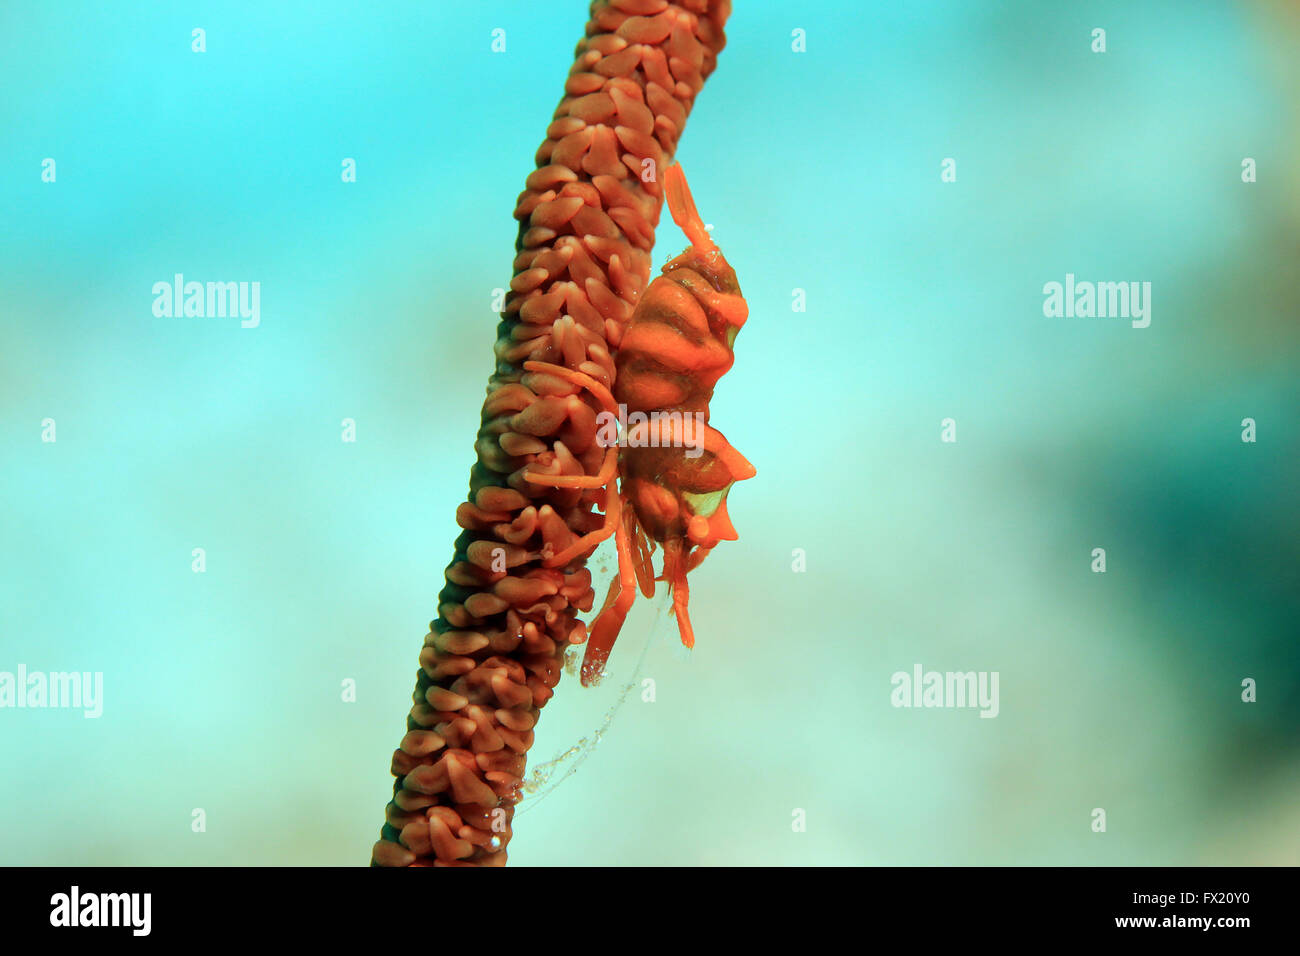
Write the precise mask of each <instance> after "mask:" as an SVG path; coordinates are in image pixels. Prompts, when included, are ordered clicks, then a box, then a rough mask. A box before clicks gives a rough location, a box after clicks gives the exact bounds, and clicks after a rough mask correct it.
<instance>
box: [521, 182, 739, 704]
mask: <svg viewBox="0 0 1300 956" xmlns="http://www.w3.org/2000/svg"><path fill="white" fill-rule="evenodd" d="M664 191H665V193H666V195H667V199H668V208H669V211H670V212H671V213H672V217H673V221H674V222H676V223H677V225H678V226H680V227H681V229H682V231H683V232H684V233H685V234H686V236H687V238H688V239H689V240H690V242H691V245H690V246H689V248H687V249H686V250H685V251H684V252H683V253H682V254H681V255H679V256H677V258H675V259H673V260H672V261H671V262H669V263H668V264H667V265H665V266H664V267H663V273H662V275H660V276H658V277H657V278H656V279H655V280H654V281H653V282H652V283H650V286H649V288H647V289H646V292H645V294H644V295H643V296H642V297H641V299H640V301H639V302H638V303H637V306H636V309H635V310H634V311H633V313H632V316H631V318H630V319H629V321H628V324H627V327H626V328H625V329H624V331H623V336H622V340H621V342H620V344H619V350H618V353H617V355H616V358H615V372H616V374H615V377H614V388H613V390H612V392H611V390H610V389H609V388H607V387H606V386H605V385H603V384H602V383H600V382H598V381H597V380H595V379H594V378H592V377H591V376H589V375H586V374H585V373H582V372H577V371H574V370H572V369H568V368H564V367H562V366H558V365H551V364H549V363H545V362H525V363H524V368H525V369H526V370H528V371H530V372H534V373H545V374H548V375H553V376H555V377H557V378H562V379H565V380H567V381H569V382H570V383H571V384H573V385H575V386H578V387H579V388H583V389H586V390H587V391H589V392H590V393H591V394H592V396H593V397H594V398H595V399H596V401H597V402H598V403H599V405H600V406H601V408H602V410H603V411H605V412H607V413H609V415H611V416H615V418H616V419H617V420H619V421H622V420H623V416H621V415H620V414H619V413H620V406H621V407H622V408H621V410H622V411H623V412H625V413H626V420H627V422H628V428H627V429H626V433H625V434H624V436H623V440H622V441H621V442H620V443H619V447H617V448H615V447H612V446H611V447H610V448H609V450H608V451H607V453H606V456H605V459H604V461H603V463H602V465H601V468H600V470H599V471H598V473H597V474H594V475H585V474H584V475H552V474H544V473H541V472H537V471H528V472H526V474H525V477H526V478H527V480H528V481H530V482H532V483H534V484H541V485H550V486H553V487H557V488H588V489H604V501H605V518H604V522H603V524H602V526H601V527H600V528H599V529H597V530H596V531H593V532H591V533H590V534H587V535H584V536H583V537H581V538H579V539H578V540H577V541H575V542H574V543H573V544H572V545H571V546H570V547H568V548H566V549H564V550H563V551H562V552H560V553H558V554H554V555H551V556H550V557H549V558H548V559H546V560H545V562H544V563H545V564H546V565H547V566H548V567H559V566H562V565H564V564H567V563H568V562H570V561H572V560H573V559H574V558H575V557H577V556H579V555H582V554H586V553H588V552H590V550H591V549H592V548H594V547H595V546H596V545H597V544H599V543H600V542H601V541H603V540H604V539H605V538H608V537H610V536H611V535H613V536H614V538H615V542H616V544H617V548H618V575H617V576H616V577H615V579H614V580H613V582H611V584H610V589H609V594H608V596H607V597H606V599H605V604H604V606H603V607H602V609H601V611H600V614H599V615H597V617H596V619H595V621H594V622H593V623H592V626H591V630H590V635H589V638H588V641H587V651H586V654H585V656H584V658H583V662H582V683H583V684H591V683H594V682H595V681H597V680H598V679H599V678H600V675H601V673H602V671H603V669H604V665H605V662H606V660H607V659H608V658H609V654H610V651H611V650H612V648H613V646H614V642H615V640H616V639H617V638H618V634H619V630H620V629H621V628H622V626H623V621H624V620H625V618H626V617H627V612H628V610H629V609H630V608H631V606H632V603H633V601H634V600H635V598H636V591H637V590H638V589H640V591H641V592H642V593H643V594H644V595H645V596H646V597H653V596H654V582H655V581H656V580H660V581H666V582H667V584H668V590H669V593H670V594H671V595H672V601H673V611H674V613H675V615H676V617H677V625H678V630H679V631H680V633H681V639H682V643H683V644H684V645H686V646H687V647H693V646H694V645H695V634H694V631H693V629H692V627H691V621H690V616H689V614H688V613H687V605H688V602H689V596H690V589H689V586H688V584H687V580H686V576H687V574H688V573H689V572H690V571H691V570H693V569H694V568H696V567H698V566H699V564H700V562H701V561H703V560H704V558H705V557H706V556H707V555H708V554H709V552H710V551H711V550H712V549H713V547H714V546H715V545H716V544H717V543H718V542H719V541H734V540H736V538H737V534H736V530H735V528H734V527H732V524H731V519H730V518H729V517H728V515H727V493H728V492H729V491H730V490H731V486H732V485H733V484H734V483H735V482H737V481H743V480H745V479H746V478H752V477H753V476H754V474H755V470H754V466H753V465H751V464H750V463H749V462H748V461H746V460H745V458H744V456H743V455H741V454H740V452H738V451H736V449H734V448H732V447H731V445H730V444H729V443H728V442H727V439H726V438H725V437H724V436H723V434H722V433H721V432H720V431H718V430H717V429H715V428H713V427H712V426H710V425H709V424H708V419H709V401H710V400H711V398H712V397H713V389H714V387H715V386H716V385H717V382H718V379H720V378H721V377H722V376H723V375H724V374H725V373H726V372H727V370H728V369H730V368H731V366H732V363H733V362H734V360H735V356H734V355H733V353H732V345H733V343H734V342H735V339H736V333H737V332H739V331H740V327H741V326H742V325H744V324H745V319H746V318H747V317H748V314H749V309H748V306H747V305H746V304H745V300H744V298H742V296H741V293H740V286H739V285H738V284H737V282H736V273H735V270H733V269H732V268H731V266H730V265H728V263H727V260H726V258H725V257H724V256H723V255H722V252H721V250H720V249H718V247H717V246H716V245H715V244H714V243H713V240H712V239H711V238H710V237H709V234H708V231H707V230H706V229H705V227H704V223H703V222H702V221H701V219H700V216H699V213H698V212H696V209H695V203H694V201H693V200H692V198H691V194H690V190H689V188H688V187H687V184H686V177H685V175H684V174H683V172H682V169H681V166H679V165H674V166H671V167H669V169H668V170H667V171H666V172H665V174H664ZM638 413H639V414H638ZM539 457H540V456H539ZM615 478H617V479H618V481H619V488H618V492H617V493H615V492H614V491H613V485H612V482H613V481H614V479H615ZM656 543H657V544H659V545H662V546H663V549H664V562H663V572H662V573H661V574H660V575H659V576H658V577H657V578H656V577H655V574H654V571H653V567H652V564H651V557H652V555H653V553H654V550H655V545H656Z"/></svg>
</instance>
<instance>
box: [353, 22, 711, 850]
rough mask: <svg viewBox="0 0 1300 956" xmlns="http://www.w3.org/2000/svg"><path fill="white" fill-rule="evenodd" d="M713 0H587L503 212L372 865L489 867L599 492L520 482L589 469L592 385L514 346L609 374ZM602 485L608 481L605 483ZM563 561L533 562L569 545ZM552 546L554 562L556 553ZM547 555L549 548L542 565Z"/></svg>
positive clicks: (552, 674)
mask: <svg viewBox="0 0 1300 956" xmlns="http://www.w3.org/2000/svg"><path fill="white" fill-rule="evenodd" d="M730 9H731V3H730V0H722V2H718V0H713V2H708V0H681V2H677V3H669V2H667V0H597V2H594V3H593V4H592V6H591V19H590V21H589V22H588V23H587V29H586V36H585V38H584V39H583V40H582V41H581V42H580V43H579V44H578V47H577V51H576V59H575V62H574V65H573V68H572V69H571V70H570V72H569V77H568V79H567V81H566V82H565V85H564V91H565V95H564V98H563V99H562V100H561V102H560V105H559V107H558V108H557V109H556V111H555V116H554V118H553V120H552V122H551V125H550V126H549V127H548V128H547V131H546V141H545V142H544V143H542V145H541V148H540V149H538V151H537V169H536V170H534V171H533V172H532V173H531V174H530V175H529V176H528V178H527V179H526V180H525V187H526V188H525V189H524V192H523V193H522V194H521V195H520V197H519V201H518V204H517V206H516V208H515V218H517V219H518V220H519V221H520V225H519V239H518V242H517V243H516V250H517V255H516V256H515V261H514V278H513V280H512V281H511V283H510V289H511V292H510V295H509V296H508V298H507V300H506V303H505V311H504V312H503V314H502V321H501V323H500V325H499V326H498V336H497V343H496V357H497V368H496V372H495V373H494V374H493V375H492V377H491V379H490V380H489V383H488V389H487V399H486V400H485V402H484V404H483V417H482V426H481V427H480V429H479V433H478V440H477V442H476V443H475V450H476V452H477V455H478V461H477V463H476V464H475V465H474V466H473V468H472V469H471V471H470V493H469V499H468V500H467V501H466V502H464V503H463V504H461V505H460V507H459V509H458V510H457V512H456V519H457V523H458V524H459V525H460V526H461V528H463V529H464V530H463V532H462V533H461V535H460V537H459V538H458V539H457V541H456V550H455V555H454V557H453V559H452V562H451V564H450V565H449V566H448V567H447V571H446V578H447V583H446V586H445V587H444V588H443V590H442V593H441V595H440V597H439V606H438V618H437V620H435V621H433V622H432V623H431V624H430V627H429V634H428V635H427V636H426V638H425V641H424V648H423V650H422V651H421V653H420V671H419V677H418V680H417V683H416V688H415V695H414V700H415V706H414V707H412V708H411V712H410V715H409V717H408V719H407V728H408V730H407V734H406V736H405V737H403V738H402V741H401V745H400V746H399V748H398V749H397V751H396V752H395V753H394V754H393V765H392V772H393V774H394V775H395V776H396V778H397V781H396V784H395V786H394V788H393V800H392V802H391V803H389V805H388V808H387V820H386V823H385V824H384V827H383V831H382V835H381V839H380V840H379V842H377V843H376V844H375V846H374V850H373V854H372V863H373V864H375V865H378V866H415V865H462V866H464V865H474V866H500V865H504V863H505V861H506V845H507V844H508V843H509V841H510V835H511V829H510V825H511V819H512V816H513V813H514V806H515V804H516V803H517V802H518V800H519V797H520V788H521V784H522V781H523V776H524V768H525V762H526V758H527V753H528V749H529V747H530V746H531V745H532V742H533V727H534V725H535V724H536V722H537V719H538V715H539V712H540V710H541V708H542V707H543V706H544V705H545V704H546V701H547V700H548V699H550V697H551V694H552V693H553V692H554V688H555V686H556V684H558V682H559V680H560V673H561V669H562V665H563V659H564V652H565V650H566V649H567V648H568V647H569V645H571V644H578V643H582V642H583V641H585V640H586V637H587V633H586V627H585V625H584V624H583V623H582V622H581V621H579V620H578V619H577V612H578V611H589V610H591V608H592V604H593V600H594V592H593V590H592V587H591V574H590V572H589V571H587V570H586V568H585V566H584V565H585V561H586V558H585V554H586V552H587V550H589V549H586V548H583V547H581V545H580V539H581V538H582V537H583V536H584V535H587V534H589V533H591V532H593V531H596V530H597V529H598V528H600V527H601V525H602V523H603V519H602V517H601V516H600V515H599V514H597V513H594V512H593V508H594V507H595V506H602V507H607V506H608V503H607V501H606V498H605V495H606V491H605V490H604V489H601V488H596V489H589V488H556V487H547V486H542V485H535V484H532V483H530V482H529V481H527V480H526V479H525V478H524V471H525V470H526V469H531V470H532V471H533V472H534V473H535V474H543V473H544V474H550V475H582V474H587V475H594V474H597V473H599V472H600V470H601V467H602V464H603V461H604V459H605V454H606V451H605V449H603V448H601V447H600V446H599V445H598V444H597V442H596V410H597V406H596V405H594V404H593V399H592V398H591V396H590V395H589V394H587V393H585V392H583V391H582V390H581V389H580V388H579V387H577V386H575V385H574V384H572V383H571V382H568V381H565V380H564V379H561V378H559V377H556V376H553V375H546V374H539V373H528V372H525V371H524V370H523V364H524V362H526V361H538V362H546V363H550V364H552V365H563V366H566V367H567V368H569V369H573V370H576V371H580V372H583V373H585V374H586V375H589V376H591V377H592V378H594V379H597V380H598V381H599V382H601V383H602V384H604V385H606V386H610V385H612V384H613V377H614V355H615V353H616V351H617V348H618V344H619V341H620V339H621V336H622V333H623V330H624V327H625V326H626V323H627V321H628V318H629V317H630V316H631V314H632V310H633V307H634V306H635V304H636V302H637V299H638V297H639V296H640V294H641V293H642V291H643V290H644V289H645V287H646V283H647V282H648V281H649V276H650V253H651V249H652V248H653V246H654V230H655V226H656V225H657V224H658V221H659V214H660V208H661V205H662V200H663V192H662V189H661V185H660V175H659V174H660V172H661V171H662V170H663V169H665V168H666V167H667V165H668V163H669V162H670V161H671V159H672V157H673V154H674V152H675V151H676V148H677V142H678V139H679V137H680V136H681V133H682V129H683V127H684V126H685V123H686V117H687V115H688V114H689V112H690V109H691V106H692V104H693V102H694V100H695V97H696V95H697V94H698V93H699V92H700V90H701V88H702V87H703V86H704V81H705V78H706V77H708V75H709V74H710V73H711V72H712V71H713V68H714V66H715V64H716V62H717V56H718V53H719V52H720V51H721V50H722V47H723V45H724V43H725V39H724V36H723V27H724V25H725V23H726V19H727V16H728V14H729V12H730ZM608 494H610V495H613V494H614V492H613V491H612V490H611V491H609V492H608ZM575 550H576V555H575V557H574V558H573V559H572V560H570V561H568V562H567V563H566V564H563V565H561V566H560V567H548V566H546V564H547V563H548V559H553V558H555V557H556V556H557V555H563V554H564V553H565V552H566V551H575ZM557 560H562V558H560V559H557ZM550 563H554V561H550Z"/></svg>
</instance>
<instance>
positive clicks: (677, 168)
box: [664, 163, 718, 255]
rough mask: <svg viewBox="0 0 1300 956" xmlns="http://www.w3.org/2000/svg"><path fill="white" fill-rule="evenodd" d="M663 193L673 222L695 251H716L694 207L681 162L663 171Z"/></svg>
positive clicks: (707, 252) (705, 252)
mask: <svg viewBox="0 0 1300 956" xmlns="http://www.w3.org/2000/svg"><path fill="white" fill-rule="evenodd" d="M664 193H665V194H666V195H667V197H668V211H669V212H670V213H672V216H673V222H675V223H677V225H678V227H679V228H680V229H681V230H682V232H684V233H686V238H687V239H689V240H690V241H691V245H692V246H693V247H694V248H695V251H696V252H698V253H699V254H701V255H708V254H709V253H712V252H717V251H718V247H717V245H716V244H714V242H713V240H712V239H711V238H710V237H709V231H708V230H707V229H705V228H704V221H703V220H702V219H700V214H699V211H698V210H696V208H695V200H694V199H693V198H691V187H690V186H688V185H686V173H685V171H684V170H683V169H682V164H681V163H673V164H672V165H671V166H669V167H668V169H667V170H666V171H665V172H664Z"/></svg>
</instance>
